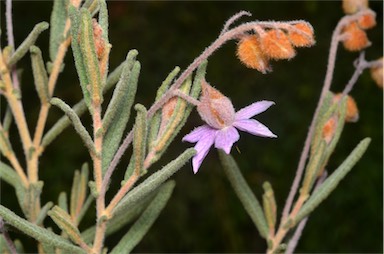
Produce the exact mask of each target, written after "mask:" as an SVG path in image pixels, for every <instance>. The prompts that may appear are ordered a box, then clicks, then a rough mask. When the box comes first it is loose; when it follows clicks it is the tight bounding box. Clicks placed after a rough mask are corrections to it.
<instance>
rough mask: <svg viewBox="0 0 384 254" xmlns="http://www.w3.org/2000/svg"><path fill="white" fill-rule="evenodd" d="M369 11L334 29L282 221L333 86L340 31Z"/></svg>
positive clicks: (345, 18)
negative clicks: (320, 114) (318, 95)
mask: <svg viewBox="0 0 384 254" xmlns="http://www.w3.org/2000/svg"><path fill="white" fill-rule="evenodd" d="M367 12H370V10H364V11H360V12H358V13H356V14H354V15H350V16H345V17H343V18H342V19H341V20H340V21H339V23H338V24H337V26H336V28H335V30H334V31H333V34H332V41H331V46H330V52H329V56H328V65H327V71H326V75H325V80H324V84H323V88H322V91H321V95H320V99H319V102H318V104H317V106H316V110H315V113H314V115H313V118H312V122H311V125H310V127H309V131H308V134H307V137H306V140H305V143H304V148H303V150H302V152H301V155H300V160H299V164H298V167H297V170H296V175H295V178H294V180H293V183H292V186H291V190H290V191H289V194H288V197H287V200H286V202H285V206H284V209H283V215H282V220H281V221H282V222H284V221H285V220H286V219H287V217H288V214H289V211H290V210H291V207H292V202H293V199H294V198H295V195H296V192H297V190H298V188H299V184H300V181H301V177H302V175H303V173H304V167H305V162H306V160H307V157H308V152H309V148H310V144H311V138H312V136H313V132H314V129H315V122H316V119H317V116H318V114H319V111H320V107H321V105H322V104H323V101H324V98H325V95H326V94H327V92H328V91H329V89H330V87H331V83H332V78H333V73H334V69H335V62H336V53H337V48H338V44H339V42H340V39H341V37H340V33H341V31H342V29H343V27H344V26H345V25H347V24H349V23H350V22H351V21H354V20H356V19H358V17H360V16H361V15H364V14H365V13H367Z"/></svg>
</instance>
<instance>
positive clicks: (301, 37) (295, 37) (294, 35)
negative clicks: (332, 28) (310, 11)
mask: <svg viewBox="0 0 384 254" xmlns="http://www.w3.org/2000/svg"><path fill="white" fill-rule="evenodd" d="M292 27H293V28H295V29H297V30H299V31H300V32H301V33H300V32H299V31H295V30H294V29H290V30H289V31H288V38H289V40H290V41H291V43H292V45H293V46H295V47H310V46H312V45H313V44H315V40H314V38H313V28H312V26H310V25H309V24H308V23H305V22H300V23H297V24H294V25H293V26H292Z"/></svg>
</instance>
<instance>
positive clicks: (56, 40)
mask: <svg viewBox="0 0 384 254" xmlns="http://www.w3.org/2000/svg"><path fill="white" fill-rule="evenodd" d="M67 5H68V0H55V1H53V9H52V13H51V22H50V24H51V31H50V35H49V56H50V58H51V61H52V62H53V61H55V59H56V54H57V51H58V50H59V46H60V44H61V43H62V42H63V41H64V36H65V35H64V28H65V22H66V20H67Z"/></svg>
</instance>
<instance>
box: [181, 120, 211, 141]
mask: <svg viewBox="0 0 384 254" xmlns="http://www.w3.org/2000/svg"><path fill="white" fill-rule="evenodd" d="M215 131H216V130H214V129H212V128H211V127H209V125H206V124H205V125H202V126H200V127H197V128H195V129H194V130H193V131H191V132H190V133H189V134H187V135H185V136H184V137H183V139H182V140H183V141H187V142H190V143H196V142H197V141H199V140H200V139H201V138H203V137H204V136H206V135H212V134H211V133H213V132H215Z"/></svg>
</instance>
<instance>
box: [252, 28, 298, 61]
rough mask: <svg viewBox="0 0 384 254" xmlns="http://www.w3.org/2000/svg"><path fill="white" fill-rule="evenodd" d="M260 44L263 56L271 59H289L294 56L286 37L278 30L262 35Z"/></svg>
mask: <svg viewBox="0 0 384 254" xmlns="http://www.w3.org/2000/svg"><path fill="white" fill-rule="evenodd" d="M260 44H261V48H262V49H263V52H264V54H265V55H266V56H267V57H269V58H271V59H291V58H293V57H294V56H295V54H296V52H295V50H294V49H293V47H292V44H291V42H290V41H289V39H288V37H287V35H286V34H285V33H284V32H283V31H281V30H279V29H272V30H269V31H267V32H266V33H265V34H263V35H262V36H261V40H260Z"/></svg>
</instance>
